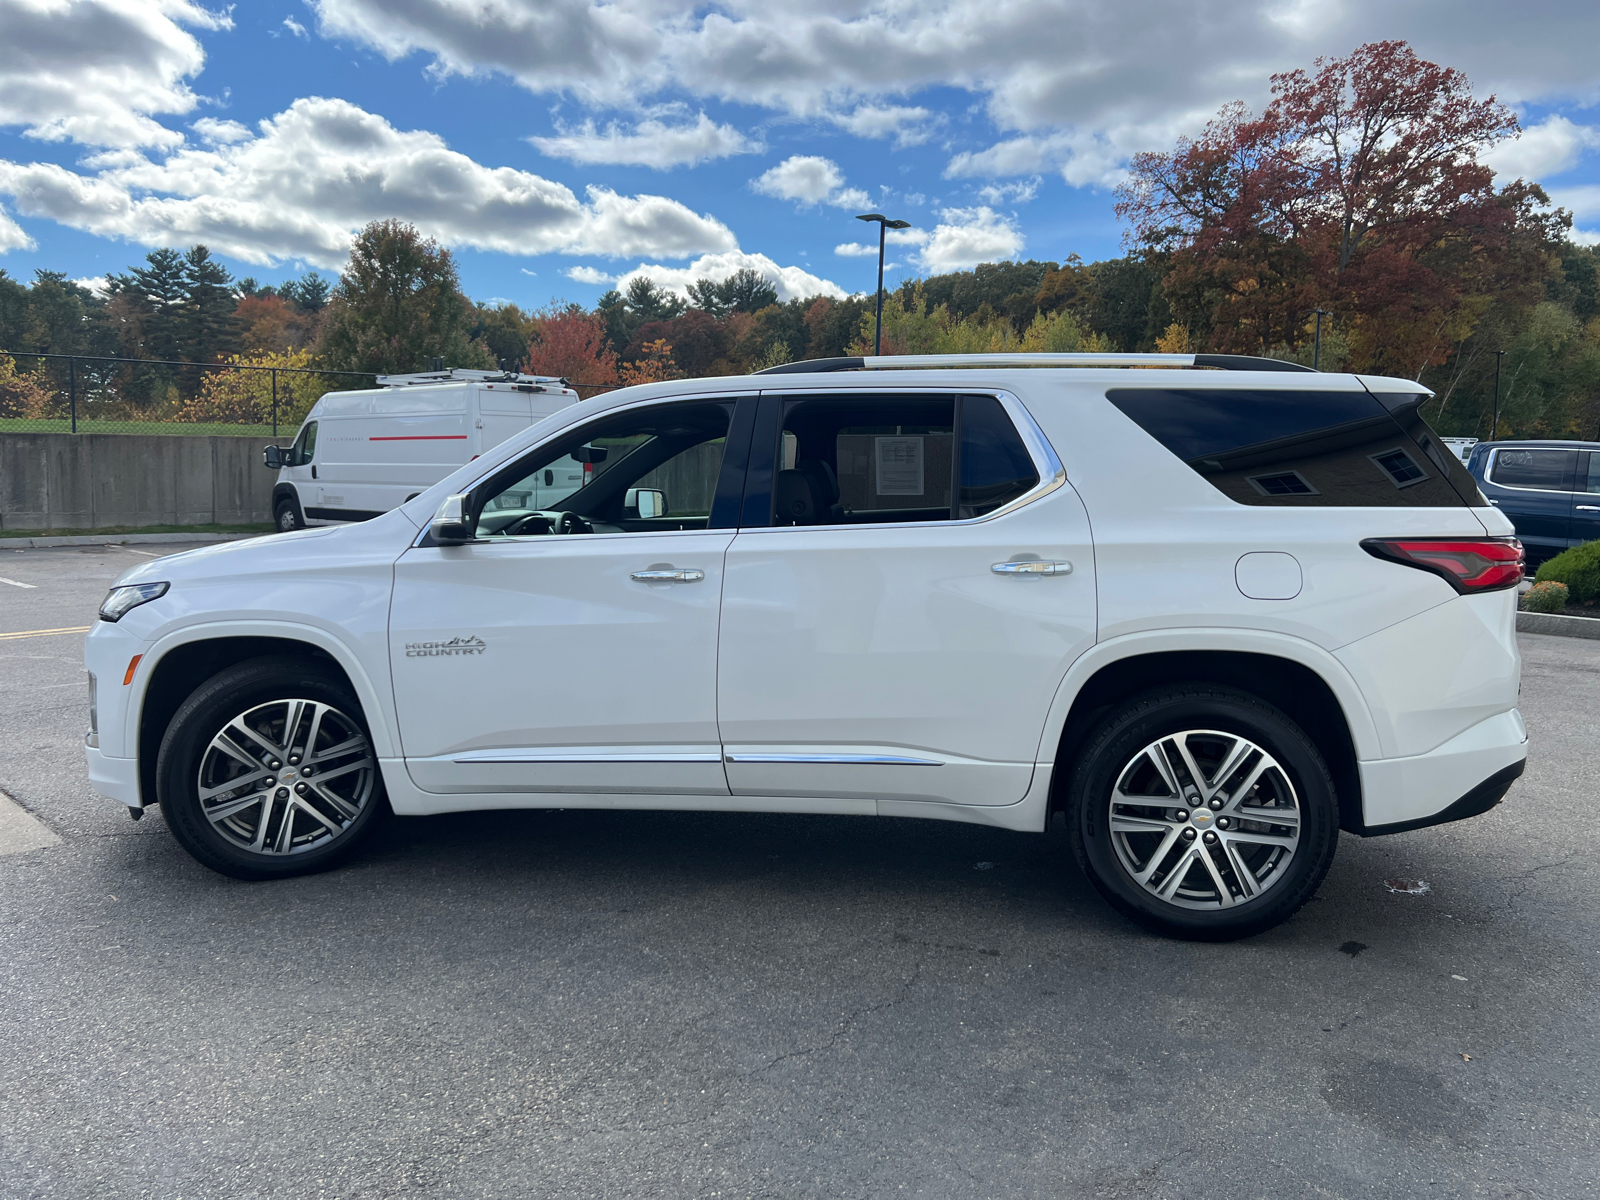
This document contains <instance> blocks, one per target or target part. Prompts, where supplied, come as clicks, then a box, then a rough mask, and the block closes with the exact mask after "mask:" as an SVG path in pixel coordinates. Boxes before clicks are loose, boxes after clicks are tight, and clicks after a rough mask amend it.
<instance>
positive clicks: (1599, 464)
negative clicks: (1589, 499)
mask: <svg viewBox="0 0 1600 1200" xmlns="http://www.w3.org/2000/svg"><path fill="white" fill-rule="evenodd" d="M1578 490H1579V491H1580V492H1588V493H1589V494H1590V495H1591V496H1592V495H1594V494H1596V493H1600V451H1595V450H1591V451H1590V452H1589V482H1588V484H1587V485H1586V486H1583V487H1580V488H1579V489H1578Z"/></svg>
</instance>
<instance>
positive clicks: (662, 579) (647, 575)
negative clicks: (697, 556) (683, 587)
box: [629, 567, 706, 583]
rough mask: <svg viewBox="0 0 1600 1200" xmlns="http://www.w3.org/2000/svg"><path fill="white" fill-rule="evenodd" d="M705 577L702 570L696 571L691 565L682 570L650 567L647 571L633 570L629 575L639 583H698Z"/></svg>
mask: <svg viewBox="0 0 1600 1200" xmlns="http://www.w3.org/2000/svg"><path fill="white" fill-rule="evenodd" d="M705 577H706V573H705V572H704V571H696V570H695V569H694V568H693V567H690V568H689V569H688V570H683V569H681V568H678V567H664V568H663V567H651V568H650V569H649V570H648V571H635V572H634V573H633V574H632V575H630V576H629V578H630V579H637V580H638V581H639V582H640V583H699V582H700V581H701V580H702V579H704V578H705Z"/></svg>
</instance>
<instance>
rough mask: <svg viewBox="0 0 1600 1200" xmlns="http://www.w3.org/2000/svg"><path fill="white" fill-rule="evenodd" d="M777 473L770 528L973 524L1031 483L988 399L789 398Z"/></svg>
mask: <svg viewBox="0 0 1600 1200" xmlns="http://www.w3.org/2000/svg"><path fill="white" fill-rule="evenodd" d="M777 466H778V470H777V473H776V477H775V480H774V484H773V505H772V509H773V511H772V520H773V523H774V524H777V525H866V524H885V523H889V522H904V521H949V520H961V519H965V518H972V517H980V516H984V515H986V514H988V513H991V512H993V511H995V510H996V509H997V508H1000V507H1001V506H1003V505H1005V504H1008V503H1010V502H1011V501H1013V500H1015V499H1017V498H1018V497H1020V496H1022V495H1025V494H1026V493H1027V492H1029V491H1031V490H1032V489H1033V488H1035V487H1036V486H1038V483H1039V472H1038V470H1037V469H1036V468H1035V466H1034V464H1033V459H1032V458H1031V457H1030V456H1029V454H1028V451H1027V448H1026V447H1025V446H1024V444H1023V442H1022V438H1021V437H1020V436H1019V435H1018V433H1017V431H1016V427H1015V426H1014V425H1013V424H1012V423H1011V419H1010V417H1008V416H1007V415H1006V412H1005V409H1004V408H1003V407H1002V406H1001V404H1000V402H999V400H997V399H996V398H995V397H993V396H959V397H958V396H882V395H879V396H848V397H833V396H829V397H803V398H796V399H788V400H785V401H783V423H782V429H781V432H780V445H779V452H778V463H777ZM952 484H954V485H955V486H954V488H953V489H952Z"/></svg>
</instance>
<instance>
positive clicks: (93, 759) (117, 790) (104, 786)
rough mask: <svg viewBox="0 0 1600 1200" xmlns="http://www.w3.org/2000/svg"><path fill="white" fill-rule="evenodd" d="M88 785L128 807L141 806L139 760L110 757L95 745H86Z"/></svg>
mask: <svg viewBox="0 0 1600 1200" xmlns="http://www.w3.org/2000/svg"><path fill="white" fill-rule="evenodd" d="M85 753H86V754H87V756H88V759H89V786H90V787H92V788H94V790H95V791H97V792H99V793H100V794H101V795H102V796H110V797H111V798H112V799H113V800H121V801H122V802H123V803H124V804H126V805H127V806H128V807H129V808H142V807H143V802H142V801H141V800H140V798H139V760H138V759H136V758H112V757H111V756H110V755H108V754H104V753H102V752H101V751H100V750H99V749H98V748H97V747H94V746H88V747H86V748H85Z"/></svg>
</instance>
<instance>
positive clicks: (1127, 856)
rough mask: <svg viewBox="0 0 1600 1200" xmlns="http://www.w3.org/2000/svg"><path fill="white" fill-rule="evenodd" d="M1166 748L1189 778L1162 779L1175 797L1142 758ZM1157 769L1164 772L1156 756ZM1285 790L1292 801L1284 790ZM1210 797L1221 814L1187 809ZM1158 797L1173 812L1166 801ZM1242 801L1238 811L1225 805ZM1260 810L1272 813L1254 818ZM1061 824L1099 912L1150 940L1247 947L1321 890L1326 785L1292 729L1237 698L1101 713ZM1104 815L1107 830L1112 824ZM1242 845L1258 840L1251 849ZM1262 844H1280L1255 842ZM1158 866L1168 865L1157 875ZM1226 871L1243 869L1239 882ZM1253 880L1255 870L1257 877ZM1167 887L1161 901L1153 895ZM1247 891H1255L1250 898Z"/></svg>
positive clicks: (1329, 848) (1232, 694)
mask: <svg viewBox="0 0 1600 1200" xmlns="http://www.w3.org/2000/svg"><path fill="white" fill-rule="evenodd" d="M1213 731H1214V733H1213ZM1229 738H1234V739H1243V741H1234V742H1230V741H1229V740H1228V739H1229ZM1166 739H1171V740H1166ZM1178 740H1184V742H1185V746H1187V747H1189V748H1191V750H1192V753H1191V760H1192V761H1193V762H1194V763H1195V765H1196V766H1197V767H1198V768H1199V771H1200V774H1201V776H1202V778H1201V781H1200V783H1199V784H1194V785H1191V784H1189V783H1186V782H1184V781H1186V780H1189V779H1190V776H1191V774H1192V773H1191V772H1189V771H1188V769H1187V768H1186V767H1181V766H1180V767H1178V768H1177V769H1175V772H1174V778H1175V779H1176V780H1177V781H1178V782H1179V783H1180V786H1181V787H1182V788H1183V791H1182V794H1180V795H1173V794H1172V793H1171V790H1170V785H1169V784H1168V783H1166V782H1164V781H1163V780H1162V778H1161V776H1160V768H1159V767H1158V766H1157V765H1156V763H1155V762H1154V760H1153V758H1152V757H1151V756H1150V755H1151V751H1152V749H1153V748H1154V747H1156V746H1161V747H1171V748H1173V749H1174V750H1175V749H1176V747H1177V742H1178ZM1246 744H1253V747H1254V748H1255V749H1256V750H1257V751H1258V752H1259V753H1260V754H1261V757H1254V756H1249V757H1246V758H1244V759H1242V760H1241V763H1240V765H1239V766H1238V767H1237V768H1236V769H1235V770H1234V771H1233V772H1230V773H1229V774H1227V775H1226V776H1223V777H1221V778H1211V779H1207V778H1205V777H1206V775H1207V773H1208V772H1213V773H1215V772H1218V771H1221V770H1222V766H1221V765H1220V764H1221V763H1223V762H1225V761H1226V759H1227V757H1228V756H1229V755H1230V754H1231V753H1232V750H1231V749H1230V747H1240V746H1243V745H1246ZM1208 746H1211V747H1215V751H1214V753H1215V757H1214V758H1206V757H1204V756H1205V754H1206V753H1207V747H1208ZM1240 752H1241V753H1244V751H1242V750H1241V751H1240ZM1163 753H1165V751H1163ZM1269 760H1275V763H1274V764H1273V765H1272V766H1270V767H1265V768H1264V769H1263V771H1262V773H1261V774H1260V776H1259V782H1258V783H1257V784H1256V786H1254V787H1252V788H1249V789H1248V790H1247V789H1246V788H1245V787H1244V786H1243V784H1244V783H1245V781H1247V780H1248V778H1249V775H1250V771H1251V770H1252V769H1253V766H1254V764H1265V763H1267V762H1268V761H1269ZM1165 761H1167V762H1168V765H1169V766H1170V765H1171V758H1170V757H1169V758H1167V759H1166V760H1165ZM1211 764H1217V765H1215V766H1213V765H1211ZM1230 780H1232V781H1233V786H1232V788H1231V790H1230V788H1229V787H1228V783H1229V781H1230ZM1119 784H1121V785H1123V787H1124V788H1125V789H1127V790H1125V791H1124V792H1122V793H1121V797H1122V798H1119V799H1117V801H1116V804H1115V805H1113V789H1114V788H1116V787H1117V786H1118V785H1119ZM1285 785H1287V788H1289V789H1292V791H1285V790H1284V788H1285ZM1191 787H1192V788H1193V789H1194V790H1191ZM1213 787H1215V788H1216V789H1217V800H1218V801H1219V802H1220V806H1221V811H1213V808H1214V807H1215V806H1213V805H1212V804H1208V803H1204V802H1201V803H1198V804H1197V803H1194V802H1195V801H1196V799H1197V798H1198V797H1199V796H1200V795H1201V791H1200V789H1204V790H1205V791H1207V792H1209V791H1210V790H1211V789H1212V788H1213ZM1130 792H1132V793H1134V794H1135V796H1136V798H1137V797H1138V796H1143V795H1150V796H1151V797H1152V799H1153V800H1155V801H1156V802H1155V803H1154V804H1152V805H1151V806H1150V807H1141V806H1140V805H1138V804H1137V803H1131V804H1130V803H1128V802H1127V799H1126V797H1127V796H1128V795H1129V793H1130ZM1235 793H1239V794H1238V795H1235ZM1168 796H1172V799H1174V800H1176V801H1177V802H1178V803H1177V804H1171V803H1169V802H1167V800H1166V797H1168ZM1245 800H1248V801H1249V802H1250V806H1249V807H1243V808H1236V807H1234V805H1235V803H1236V802H1238V801H1245ZM1291 805H1293V807H1291ZM1280 806H1281V807H1280ZM1230 814H1231V816H1230ZM1252 814H1254V815H1252ZM1274 814H1282V816H1281V817H1280V819H1279V820H1278V821H1274V820H1271V819H1267V818H1271V817H1273V816H1274ZM1066 816H1067V831H1068V838H1069V841H1070V842H1071V845H1072V851H1073V854H1074V856H1075V857H1076V858H1077V860H1078V864H1079V865H1080V866H1081V867H1082V868H1083V870H1084V873H1085V874H1086V875H1088V877H1089V879H1090V881H1091V882H1092V883H1093V884H1094V886H1095V888H1096V889H1097V890H1098V891H1099V892H1100V894H1101V895H1102V896H1104V897H1105V898H1106V900H1108V901H1109V902H1110V903H1111V904H1112V906H1113V907H1115V908H1116V909H1117V910H1118V911H1120V912H1122V913H1123V914H1125V915H1126V916H1129V917H1131V918H1133V919H1134V920H1135V921H1138V922H1139V923H1141V924H1142V925H1144V926H1146V927H1147V928H1149V929H1152V930H1154V931H1156V932H1158V933H1162V934H1166V935H1168V936H1172V937H1180V938H1186V939H1190V940H1194V941H1231V940H1233V939H1236V938H1243V937H1250V936H1251V935H1253V934H1257V933H1261V932H1263V931H1264V930H1267V929H1271V928H1272V927H1273V926H1275V925H1278V924H1280V923H1282V922H1283V921H1286V920H1288V919H1289V918H1290V917H1291V916H1293V915H1294V914H1295V912H1297V911H1298V910H1299V908H1300V906H1301V905H1303V904H1305V903H1306V901H1307V900H1309V899H1311V897H1312V896H1313V895H1314V894H1315V893H1316V890H1317V888H1318V887H1319V886H1320V885H1321V883H1322V880H1323V877H1324V876H1326V875H1327V873H1328V867H1329V866H1330V865H1331V864H1332V862H1333V854H1334V850H1335V847H1336V845H1337V842H1338V837H1339V804H1338V798H1337V795H1336V793H1335V790H1334V785H1333V780H1332V778H1331V777H1330V776H1329V774H1328V768H1327V766H1326V764H1324V762H1323V761H1322V756H1321V755H1320V754H1319V753H1318V751H1317V748H1316V745H1315V744H1314V743H1313V742H1312V741H1311V739H1310V738H1308V737H1307V736H1306V734H1305V732H1304V731H1303V730H1301V729H1300V727H1299V726H1298V725H1296V724H1295V723H1294V722H1293V721H1291V720H1290V719H1289V718H1288V717H1287V716H1285V715H1284V714H1283V713H1281V712H1279V711H1278V710H1277V709H1276V708H1274V707H1272V706H1271V705H1270V704H1267V703H1265V702H1264V701H1262V700H1261V699H1259V698H1258V697H1255V696H1252V695H1250V694H1249V693H1248V692H1243V691H1238V690H1235V689H1233V688H1226V687H1218V686H1210V685H1204V684H1193V685H1187V686H1182V685H1180V686H1172V687H1167V688H1161V689H1157V690H1154V691H1151V692H1146V693H1144V694H1143V695H1141V696H1137V697H1135V698H1133V699H1132V700H1130V701H1128V702H1127V703H1126V704H1124V705H1122V706H1121V707H1119V708H1118V709H1117V710H1116V711H1114V712H1113V713H1112V714H1111V715H1110V716H1108V717H1107V718H1106V719H1105V720H1104V721H1103V722H1102V723H1101V724H1100V725H1099V727H1098V728H1096V729H1095V731H1094V732H1093V733H1091V734H1090V735H1089V737H1088V738H1087V739H1086V741H1085V743H1084V748H1083V751H1082V753H1081V755H1080V757H1079V759H1078V761H1077V763H1076V764H1075V765H1074V767H1073V768H1072V774H1071V782H1070V785H1069V791H1068V796H1067V811H1066ZM1114 816H1115V817H1116V820H1117V824H1118V826H1119V828H1118V829H1117V830H1113V828H1112V823H1113V821H1112V818H1113V817H1114ZM1179 816H1183V817H1184V818H1185V819H1184V820H1181V821H1180V820H1178V819H1177V818H1178V817H1179ZM1291 816H1293V817H1294V818H1295V820H1294V821H1293V823H1292V824H1284V823H1280V821H1281V822H1290V819H1291ZM1219 817H1220V818H1223V819H1222V820H1220V821H1219V820H1218V818H1219ZM1141 821H1149V824H1150V829H1151V831H1150V832H1143V831H1132V830H1130V826H1133V825H1137V824H1138V823H1139V822H1141ZM1169 826H1170V827H1172V830H1171V831H1170V832H1169ZM1202 831H1203V832H1202ZM1251 838H1256V839H1258V841H1256V842H1255V843H1251V842H1250V841H1249V839H1251ZM1271 841H1276V842H1278V843H1282V845H1271V844H1263V843H1268V842H1271ZM1291 842H1292V845H1290V846H1288V847H1287V848H1285V846H1286V845H1287V844H1288V843H1291ZM1140 847H1144V848H1145V849H1143V850H1141V849H1139V848H1140ZM1162 847H1170V849H1166V850H1162ZM1191 850H1192V851H1193V852H1195V853H1196V854H1204V855H1206V856H1207V857H1208V858H1209V859H1210V864H1209V865H1208V864H1207V863H1206V862H1205V861H1204V860H1202V859H1201V858H1199V857H1197V856H1195V857H1191V858H1190V859H1189V860H1188V861H1187V862H1186V861H1185V855H1189V854H1191ZM1141 853H1142V854H1144V857H1143V859H1142V860H1139V857H1138V856H1139V855H1140V854H1141ZM1235 855H1237V856H1238V857H1237V858H1236V857H1235ZM1285 855H1287V857H1286V858H1285ZM1158 857H1159V861H1158ZM1162 863H1167V864H1171V865H1170V866H1169V867H1167V868H1166V869H1163V868H1162V865H1161V864H1162ZM1252 863H1254V864H1257V865H1256V866H1255V867H1252V865H1251V864H1252ZM1153 864H1154V865H1153ZM1236 867H1243V868H1244V870H1245V871H1248V872H1250V876H1249V879H1248V880H1247V879H1245V878H1244V874H1243V872H1241V871H1240V870H1237V869H1236ZM1136 868H1137V869H1139V870H1143V871H1145V872H1151V873H1152V874H1150V877H1149V882H1148V883H1147V884H1141V883H1140V882H1139V881H1138V880H1137V879H1136V878H1135V875H1136ZM1180 870H1181V871H1182V875H1179V877H1178V878H1177V879H1176V880H1174V876H1175V875H1178V873H1179V871H1180ZM1256 870H1260V871H1261V872H1262V875H1261V877H1260V878H1257V876H1256V874H1255V871H1256ZM1191 871H1192V872H1193V874H1191V873H1190V872H1191ZM1186 883H1188V884H1189V885H1191V886H1187V887H1186V886H1185V884H1186ZM1169 886H1170V887H1171V888H1172V889H1173V892H1172V897H1171V898H1170V899H1165V898H1162V897H1161V896H1160V895H1159V894H1157V893H1158V892H1159V891H1161V890H1163V889H1166V888H1168V887H1169ZM1252 887H1254V888H1258V889H1259V890H1258V892H1257V894H1255V895H1253V896H1252V895H1250V894H1249V889H1250V888H1252ZM1207 889H1209V892H1208V890H1207ZM1224 893H1225V894H1226V896H1227V899H1226V900H1224V899H1223V898H1222V897H1223V895H1224ZM1213 896H1214V897H1215V898H1214V899H1212V898H1211V897H1213Z"/></svg>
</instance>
